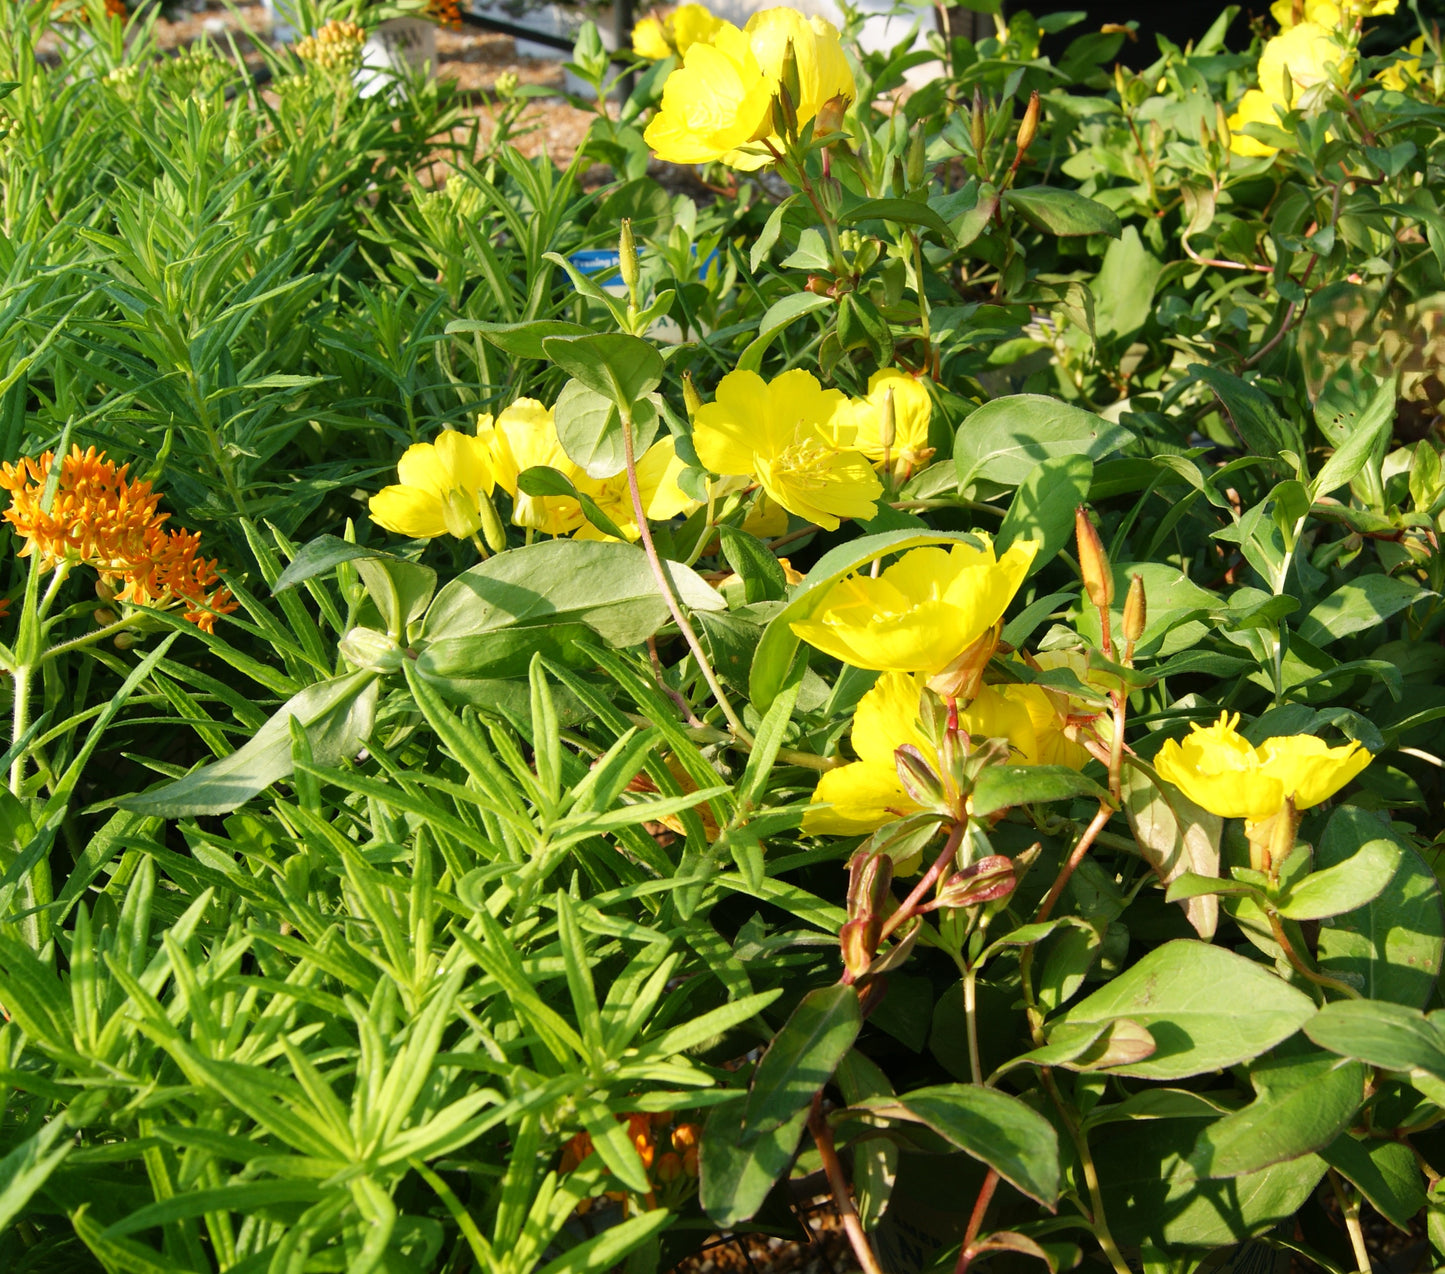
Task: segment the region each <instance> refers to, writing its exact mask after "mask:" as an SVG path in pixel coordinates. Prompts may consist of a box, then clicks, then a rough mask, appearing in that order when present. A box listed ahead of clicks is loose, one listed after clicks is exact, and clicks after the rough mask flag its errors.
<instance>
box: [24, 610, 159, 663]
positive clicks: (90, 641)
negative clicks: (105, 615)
mask: <svg viewBox="0 0 1445 1274" xmlns="http://www.w3.org/2000/svg"><path fill="white" fill-rule="evenodd" d="M140 619H141V616H139V615H130V616H127V617H126V618H125V619H118V620H116V621H115V623H113V624H106V625H105V626H104V627H103V628H97V629H95V630H94V631H93V632H88V633H86V634H85V636H84V637H72V638H71V639H70V640H69V641H63V642H61V643H60V644H59V645H57V646H52V647H50V649H49V650H47V651H46V652H45V653H44V654H42V655H41V656H40V662H41V663H42V664H44V663H48V662H49V661H50V660H52V659H54V658H55V656H56V655H63V654H66V653H68V652H69V651H72V650H84V649H85V648H86V647H87V646H93V645H95V643H96V642H98V641H104V640H105V639H106V638H107V637H114V636H115V635H116V634H117V633H123V632H125V631H126V629H128V628H130V627H131V626H132V625H134V624H136V623H139V622H140Z"/></svg>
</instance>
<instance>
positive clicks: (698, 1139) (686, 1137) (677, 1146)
mask: <svg viewBox="0 0 1445 1274" xmlns="http://www.w3.org/2000/svg"><path fill="white" fill-rule="evenodd" d="M701 1144H702V1129H701V1128H700V1127H698V1125H697V1124H678V1126H677V1127H676V1128H674V1129H673V1130H672V1148H673V1149H674V1150H676V1151H678V1152H679V1153H683V1152H685V1151H687V1150H695V1149H697V1147H698V1146H699V1145H701Z"/></svg>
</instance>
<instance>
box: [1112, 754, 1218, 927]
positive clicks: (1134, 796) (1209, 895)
mask: <svg viewBox="0 0 1445 1274" xmlns="http://www.w3.org/2000/svg"><path fill="white" fill-rule="evenodd" d="M1122 777H1123V782H1122V784H1121V788H1122V791H1121V795H1122V797H1123V800H1124V813H1125V814H1126V815H1127V816H1128V819H1129V829H1130V830H1131V831H1132V832H1133V833H1134V843H1135V845H1136V846H1138V849H1139V853H1140V855H1141V856H1142V857H1143V859H1144V861H1145V862H1146V863H1148V864H1149V866H1150V867H1151V868H1153V871H1154V874H1155V875H1156V876H1157V877H1158V878H1159V883H1160V884H1162V885H1163V886H1164V887H1165V888H1166V889H1169V888H1170V886H1171V885H1173V884H1174V883H1175V882H1176V881H1178V880H1180V879H1181V878H1183V877H1186V876H1199V877H1211V878H1212V877H1215V876H1218V874H1219V838H1220V836H1221V834H1222V833H1223V830H1224V820H1223V819H1222V818H1220V817H1219V816H1218V815H1217V814H1211V813H1209V812H1208V811H1207V810H1203V809H1200V807H1199V806H1197V805H1195V804H1194V802H1193V801H1191V800H1189V798H1188V797H1186V796H1184V795H1183V793H1181V792H1179V791H1178V790H1177V789H1174V788H1171V787H1168V786H1166V785H1165V784H1162V783H1157V782H1155V776H1154V774H1153V772H1152V771H1146V770H1145V769H1144V768H1143V767H1142V766H1141V765H1139V764H1137V763H1135V764H1129V763H1126V764H1125V766H1124V772H1123V776H1122ZM1215 883H1218V882H1215ZM1176 897H1178V898H1181V899H1182V900H1183V901H1184V914H1185V915H1186V916H1188V917H1189V923H1190V924H1191V925H1193V926H1194V929H1195V932H1197V933H1198V934H1199V936H1200V937H1201V938H1203V939H1204V940H1205V941H1206V942H1207V941H1208V940H1209V939H1210V938H1212V937H1213V936H1214V930H1215V929H1216V927H1217V926H1218V924H1219V901H1218V899H1217V898H1216V897H1215V896H1214V893H1213V891H1212V890H1209V891H1207V892H1199V893H1190V894H1178V895H1176V894H1175V893H1174V892H1173V891H1172V890H1170V893H1169V895H1168V899H1169V901H1170V902H1173V901H1174V900H1175V898H1176Z"/></svg>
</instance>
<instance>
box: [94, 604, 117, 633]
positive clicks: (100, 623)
mask: <svg viewBox="0 0 1445 1274" xmlns="http://www.w3.org/2000/svg"><path fill="white" fill-rule="evenodd" d="M119 618H120V616H119V615H117V614H116V613H115V612H114V611H113V610H111V609H110V608H109V607H108V606H97V607H96V608H95V626H96V627H97V628H106V627H108V626H109V625H111V624H113V623H115V622H116V621H117V620H118V619H119Z"/></svg>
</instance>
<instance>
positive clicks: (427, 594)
mask: <svg viewBox="0 0 1445 1274" xmlns="http://www.w3.org/2000/svg"><path fill="white" fill-rule="evenodd" d="M356 573H357V574H358V575H360V576H361V582H362V583H363V584H365V585H366V591H367V594H368V595H369V596H370V597H371V600H372V601H373V602H374V603H375V604H376V609H377V610H378V611H379V612H380V614H381V618H382V620H383V622H384V623H385V624H386V629H387V632H389V633H391V634H393V635H394V636H395V637H396V638H397V639H398V640H401V639H404V638H405V637H406V633H407V629H409V628H410V627H411V625H412V624H414V623H415V622H416V621H417V620H418V619H420V618H421V617H422V615H423V614H424V613H425V612H426V608H427V603H428V602H430V601H431V599H432V594H433V593H435V592H436V587H437V573H436V572H435V571H434V570H432V568H431V567H430V566H422V565H421V564H420V563H419V562H405V561H399V560H397V559H396V558H388V557H359V558H357V559H356Z"/></svg>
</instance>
